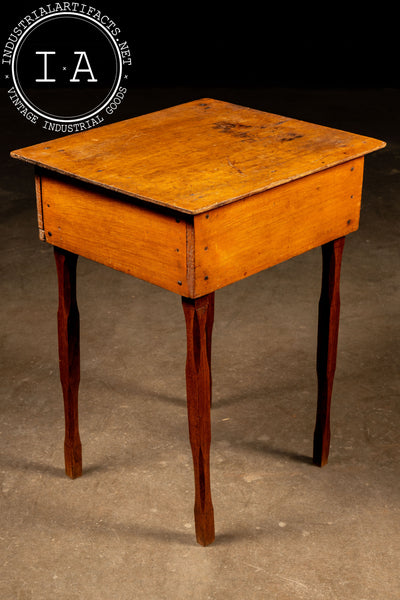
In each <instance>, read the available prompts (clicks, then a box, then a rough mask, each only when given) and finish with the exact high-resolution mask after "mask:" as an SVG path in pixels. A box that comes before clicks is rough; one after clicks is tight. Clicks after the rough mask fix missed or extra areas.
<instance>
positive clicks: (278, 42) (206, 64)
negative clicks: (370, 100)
mask: <svg viewBox="0 0 400 600" xmlns="http://www.w3.org/2000/svg"><path fill="white" fill-rule="evenodd" d="M42 4H43V6H46V3H42ZM52 4H54V3H52ZM87 4H88V5H90V4H91V3H90V2H87ZM170 4H171V3H162V4H161V5H160V6H158V7H157V5H154V3H147V6H143V5H141V4H138V5H135V3H122V2H94V3H92V5H93V6H94V7H95V8H98V9H99V10H101V11H102V13H105V14H108V15H109V16H110V17H111V18H112V19H113V20H115V22H116V23H117V25H118V26H119V27H120V28H121V30H122V35H121V38H122V39H123V38H125V39H126V40H127V42H128V44H129V46H130V48H131V51H132V52H133V56H134V64H133V68H132V73H133V74H134V78H133V80H134V84H135V85H139V86H159V85H162V86H171V85H190V86H193V85H217V86H221V85H227V86H264V87H265V86H285V87H291V86H296V87H301V88H310V87H313V88H315V87H318V88H321V87H336V88H337V87H341V88H343V87H345V88H354V87H365V86H367V87H371V86H372V87H382V86H383V87H398V85H399V68H398V59H399V51H398V46H399V41H398V35H397V31H398V23H397V20H398V19H397V17H396V16H395V15H393V14H390V12H389V11H387V10H386V9H385V10H384V9H381V10H379V9H378V10H377V9H376V5H372V4H371V6H372V7H374V8H373V9H369V10H368V9H366V8H365V4H363V5H361V6H362V9H360V8H359V7H358V8H357V9H352V8H351V7H349V5H343V7H340V5H339V6H337V5H335V9H334V10H333V9H332V7H328V8H321V5H315V6H314V7H313V6H311V7H307V5H306V4H304V3H299V4H296V5H294V7H293V6H290V5H284V4H282V3H280V4H278V6H277V5H276V4H274V5H273V8H272V7H271V5H270V4H268V3H251V2H250V3H238V4H236V7H234V6H233V4H227V3H214V4H208V3H203V4H200V5H198V4H194V5H193V4H190V3H187V4H186V5H181V6H180V8H174V5H172V7H171V6H170ZM9 6H10V4H8V7H9ZM39 6H41V3H40V2H38V1H35V2H19V3H16V4H15V6H12V7H11V8H8V12H7V17H4V15H3V18H2V23H1V29H0V35H1V38H0V39H1V44H2V48H3V47H4V43H5V42H6V41H7V37H8V34H9V33H10V32H11V30H12V28H13V27H14V26H15V25H16V24H17V23H18V21H19V20H20V19H21V18H23V17H24V16H25V14H29V12H30V11H31V10H33V9H37V8H38V7H39ZM322 6H323V5H322ZM359 6H360V5H359ZM131 81H132V80H131ZM2 84H3V85H4V81H2Z"/></svg>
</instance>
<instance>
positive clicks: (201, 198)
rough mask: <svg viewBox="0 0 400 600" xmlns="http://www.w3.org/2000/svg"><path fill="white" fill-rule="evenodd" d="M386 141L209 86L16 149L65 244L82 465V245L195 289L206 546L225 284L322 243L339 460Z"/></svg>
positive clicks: (193, 418)
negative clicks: (344, 359) (262, 107)
mask: <svg viewBox="0 0 400 600" xmlns="http://www.w3.org/2000/svg"><path fill="white" fill-rule="evenodd" d="M384 146H385V144H384V142H381V141H378V140H375V139H372V138H369V137H364V136H360V135H354V134H352V133H347V132H343V131H338V130H335V129H331V128H327V127H321V126H319V125H315V124H311V123H305V122H303V121H298V120H294V119H291V118H286V117H282V116H278V115H273V114H269V113H265V112H260V111H258V110H252V109H249V108H245V107H242V106H237V105H234V104H230V103H227V102H222V101H218V100H213V99H209V98H205V99H201V100H196V101H193V102H188V103H186V104H182V105H179V106H174V107H171V108H167V109H165V110H161V111H158V112H154V113H151V114H147V115H144V116H140V117H136V118H133V119H129V120H126V121H121V122H119V123H115V124H111V125H107V126H103V127H100V128H97V129H91V130H88V131H85V132H82V133H77V134H74V135H70V136H66V137H62V138H58V139H55V140H51V141H49V142H46V143H41V144H37V145H35V146H30V147H28V148H23V149H21V150H15V151H14V152H12V153H11V155H12V156H13V157H15V158H18V159H21V160H23V161H26V162H28V163H32V164H34V165H35V167H36V169H35V179H36V197H37V209H38V223H39V234H40V239H41V240H44V241H46V242H48V243H49V244H52V245H53V246H54V253H55V259H56V264H57V271H58V282H59V309H58V339H59V359H60V376H61V384H62V389H63V396H64V406H65V446H64V447H65V465H66V472H67V474H68V475H69V476H70V477H72V478H74V477H78V476H79V475H81V473H82V454H81V442H80V438H79V431H78V385H79V371H80V367H79V313H78V307H77V303H76V263H77V258H78V255H81V256H84V257H86V258H89V259H92V260H95V261H97V262H99V263H102V264H104V265H108V266H109V267H112V268H114V269H117V270H119V271H123V272H125V273H129V274H130V275H134V276H135V277H138V278H140V279H144V280H146V281H148V282H151V283H153V284H156V285H158V286H161V287H162V288H165V289H167V290H170V291H173V292H175V293H176V294H179V295H180V296H181V297H182V303H183V309H184V314H185V319H186V330H187V362H186V382H187V405H188V417H189V436H190V443H191V448H192V454H193V464H194V475H195V523H196V536H197V541H198V542H199V543H200V544H202V545H204V546H206V545H208V544H210V543H211V542H212V541H213V540H214V537H215V534H214V517H213V506H212V502H211V491H210V467H209V453H210V441H211V420H210V405H211V334H212V327H213V319H214V292H215V291H216V290H218V289H220V288H222V287H223V286H226V285H228V284H230V283H233V282H235V281H238V280H240V279H243V278H244V277H247V276H249V275H252V274H254V273H257V272H259V271H261V270H263V269H267V268H268V267H271V266H273V265H276V264H277V263H280V262H282V261H285V260H288V259H290V258H292V257H294V256H297V255H299V254H301V253H303V252H306V251H308V250H310V249H311V248H315V247H317V246H322V251H323V274H322V290H321V298H320V303H319V323H318V349H317V375H318V403H317V419H316V426H315V432H314V457H313V459H314V463H315V464H317V465H320V466H322V465H324V464H325V463H326V462H327V459H328V452H329V438H330V426H329V412H330V402H331V395H332V385H333V377H334V371H335V362H336V350H337V337H338V326H339V302H340V300H339V280H340V264H341V258H342V251H343V244H344V240H345V236H346V235H347V234H349V233H351V232H353V231H355V230H356V229H357V228H358V224H359V214H360V203H361V190H362V178H363V161H364V155H365V154H367V153H370V152H373V151H375V150H378V149H380V148H383V147H384Z"/></svg>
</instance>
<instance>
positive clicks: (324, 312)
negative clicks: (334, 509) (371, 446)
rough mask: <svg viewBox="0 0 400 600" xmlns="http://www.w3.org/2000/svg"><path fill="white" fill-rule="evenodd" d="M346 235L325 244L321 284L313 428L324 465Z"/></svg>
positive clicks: (316, 453)
mask: <svg viewBox="0 0 400 600" xmlns="http://www.w3.org/2000/svg"><path fill="white" fill-rule="evenodd" d="M344 241H345V238H344V237H342V238H339V239H337V240H334V241H333V242H329V243H328V244H324V245H323V246H322V287H321V298H320V301H319V315H318V348H317V376H318V404H317V419H316V424H315V431H314V456H313V462H314V464H316V465H318V466H319V467H323V466H324V465H325V464H326V463H327V462H328V455H329V444H330V435H331V433H330V408H331V397H332V387H333V378H334V375H335V368H336V352H337V343H338V331H339V313H340V291H339V288H340V266H341V261H342V254H343V246H344Z"/></svg>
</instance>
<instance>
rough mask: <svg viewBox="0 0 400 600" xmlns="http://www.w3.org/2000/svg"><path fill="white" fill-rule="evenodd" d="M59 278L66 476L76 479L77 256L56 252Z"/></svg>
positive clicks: (78, 471)
mask: <svg viewBox="0 0 400 600" xmlns="http://www.w3.org/2000/svg"><path fill="white" fill-rule="evenodd" d="M54 256H55V259H56V265H57V276H58V299H59V304H58V313H57V317H58V354H59V364H60V379H61V386H62V391H63V396H64V414H65V441H64V456H65V472H66V474H67V475H68V476H69V477H71V478H72V479H75V478H76V477H79V476H80V475H82V446H81V440H80V437H79V426H78V388H79V378H80V356H79V312H78V305H77V302H76V264H77V259H78V256H77V255H76V254H72V253H71V252H67V251H66V250H62V249H60V248H57V247H55V248H54Z"/></svg>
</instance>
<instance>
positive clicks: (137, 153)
mask: <svg viewBox="0 0 400 600" xmlns="http://www.w3.org/2000/svg"><path fill="white" fill-rule="evenodd" d="M384 146H385V143H384V142H382V141H379V140H376V139H374V138H370V137H365V136H362V135H358V134H354V133H348V132H344V131H340V130H337V129H333V128H330V127H325V126H321V125H316V124H312V123H307V122H304V121H301V120H297V119H292V118H288V117H282V116H279V115H275V114H270V113H267V112H263V111H260V110H256V109H251V108H247V107H243V106H238V105H236V104H232V103H228V102H224V101H220V100H214V99H210V98H203V99H199V100H195V101H191V102H187V103H184V104H180V105H177V106H173V107H171V108H166V109H163V110H159V111H156V112H153V113H149V114H146V115H142V116H139V117H134V118H132V119H127V120H124V121H120V122H117V123H112V124H110V125H105V126H102V127H98V128H96V129H91V130H87V131H83V132H80V133H75V134H72V135H68V136H64V137H60V138H57V139H54V140H50V141H47V142H43V143H40V144H36V145H34V146H30V147H27V148H22V149H20V150H15V151H13V152H12V153H11V156H13V157H14V158H18V159H21V160H24V161H26V162H28V163H32V164H35V165H37V166H39V167H43V168H45V169H48V170H50V171H54V172H57V173H60V174H63V175H66V176H68V177H71V178H73V179H76V180H80V181H84V182H88V183H90V184H94V185H95V186H100V187H101V188H105V189H109V190H113V191H116V192H119V193H122V194H124V195H126V196H131V197H134V198H138V199H140V200H143V201H145V202H148V203H150V204H155V205H161V206H164V207H168V208H170V209H173V210H176V211H179V212H182V213H187V214H191V215H196V214H199V213H203V212H205V211H208V210H211V209H213V208H218V207H220V206H222V205H225V204H229V203H232V202H235V201H237V200H240V199H243V198H246V197H249V196H253V195H255V194H259V193H260V192H264V191H266V190H269V189H271V188H274V187H277V186H280V185H281V184H285V183H288V182H290V181H294V180H296V179H300V178H302V177H305V176H307V175H311V174H313V173H316V172H318V171H322V170H324V169H328V168H330V167H334V166H335V165H339V164H342V163H344V162H347V161H349V160H353V159H355V158H358V157H361V156H363V155H365V154H368V153H370V152H373V151H375V150H378V149H380V148H383V147H384Z"/></svg>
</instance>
